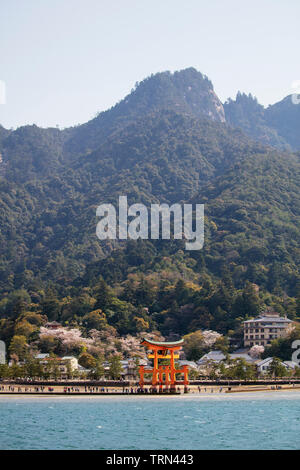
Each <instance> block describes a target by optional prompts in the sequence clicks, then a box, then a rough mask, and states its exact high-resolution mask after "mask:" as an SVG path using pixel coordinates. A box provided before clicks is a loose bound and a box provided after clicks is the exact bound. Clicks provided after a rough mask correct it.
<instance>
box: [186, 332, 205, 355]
mask: <svg viewBox="0 0 300 470" xmlns="http://www.w3.org/2000/svg"><path fill="white" fill-rule="evenodd" d="M183 338H184V343H183V350H184V354H185V356H186V358H187V359H188V360H189V361H197V360H198V359H200V357H201V356H202V354H203V350H204V339H203V334H202V331H201V330H198V331H194V332H193V333H189V334H188V335H185V336H184V337H183Z"/></svg>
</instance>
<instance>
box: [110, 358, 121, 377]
mask: <svg viewBox="0 0 300 470" xmlns="http://www.w3.org/2000/svg"><path fill="white" fill-rule="evenodd" d="M121 373H122V364H121V358H120V356H119V355H118V354H114V355H113V356H111V357H110V359H109V376H110V377H111V378H112V379H113V380H117V379H119V378H120V377H121Z"/></svg>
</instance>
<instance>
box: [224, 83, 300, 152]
mask: <svg viewBox="0 0 300 470" xmlns="http://www.w3.org/2000/svg"><path fill="white" fill-rule="evenodd" d="M224 111H225V116H226V122H227V123H228V124H230V125H231V126H233V127H238V128H240V129H242V130H243V131H244V132H245V133H246V134H247V135H249V136H250V137H252V138H254V139H258V140H260V141H261V142H262V143H264V144H266V145H271V146H273V147H277V148H279V149H281V150H299V149H300V105H296V104H294V103H293V101H292V96H287V97H286V98H284V99H283V100H282V101H280V102H279V103H276V104H274V105H270V106H269V107H268V108H266V109H265V108H264V107H263V106H262V105H261V104H259V103H258V101H257V99H256V98H254V97H253V96H252V95H251V94H249V95H246V94H245V93H240V92H239V93H238V94H237V96H236V99H235V100H232V99H229V100H228V101H227V102H226V103H224Z"/></svg>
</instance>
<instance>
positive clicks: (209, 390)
mask: <svg viewBox="0 0 300 470" xmlns="http://www.w3.org/2000/svg"><path fill="white" fill-rule="evenodd" d="M0 388H1V387H0ZM51 388H52V390H47V389H46V387H44V390H41V387H37V386H32V387H29V386H27V387H24V386H21V387H20V386H19V387H16V385H15V384H13V385H6V386H5V387H3V389H2V390H1V389H0V397H14V396H15V397H26V396H28V397H31V398H32V397H39V398H40V397H46V398H49V397H51V396H53V397H79V398H83V397H106V396H109V397H112V396H117V397H121V396H122V397H150V396H151V397H180V396H181V397H182V396H185V397H189V396H198V397H201V396H202V397H204V396H221V395H222V396H224V395H227V394H230V395H231V394H237V395H238V394H240V393H253V392H286V391H295V392H297V391H298V392H300V385H298V386H296V385H294V386H293V385H277V386H274V385H271V384H270V385H266V386H257V385H253V386H251V385H250V386H249V385H240V386H221V387H220V386H217V385H211V386H205V387H203V386H202V387H199V386H190V387H189V392H188V393H184V389H183V388H180V389H179V390H177V391H176V392H175V393H170V392H164V393H150V392H149V391H148V392H144V393H141V392H138V390H137V388H135V387H134V388H131V389H129V388H128V387H125V388H124V389H123V388H122V387H105V389H104V390H98V389H97V390H96V389H95V387H90V388H89V387H86V389H85V387H84V386H81V387H77V388H76V389H74V388H73V387H67V386H66V387H63V386H53V387H51Z"/></svg>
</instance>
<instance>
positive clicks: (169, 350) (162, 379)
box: [139, 338, 189, 392]
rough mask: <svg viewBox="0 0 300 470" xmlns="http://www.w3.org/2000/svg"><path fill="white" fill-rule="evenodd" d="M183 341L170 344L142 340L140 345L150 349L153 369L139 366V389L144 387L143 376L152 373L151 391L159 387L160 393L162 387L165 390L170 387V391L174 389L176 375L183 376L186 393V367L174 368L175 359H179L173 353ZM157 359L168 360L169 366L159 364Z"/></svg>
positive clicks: (187, 381)
mask: <svg viewBox="0 0 300 470" xmlns="http://www.w3.org/2000/svg"><path fill="white" fill-rule="evenodd" d="M183 342H184V340H183V339H181V340H179V341H172V342H160V341H150V340H147V339H145V338H144V339H143V340H142V342H141V344H142V345H144V346H146V348H148V349H150V350H151V351H152V353H150V354H149V355H148V358H149V359H153V369H145V366H140V371H139V372H140V387H141V388H143V387H144V384H145V382H144V374H149V373H152V389H153V390H156V387H157V385H159V390H160V391H162V388H163V385H164V386H165V389H168V387H169V386H170V391H175V389H176V384H177V383H178V382H176V374H184V382H183V383H184V391H185V392H186V391H187V385H188V384H189V380H188V366H187V365H185V366H182V367H181V368H180V369H176V367H175V359H178V358H179V355H178V354H175V351H179V350H180V349H181V347H182V344H183ZM159 359H170V364H168V365H162V364H159Z"/></svg>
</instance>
